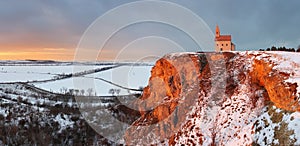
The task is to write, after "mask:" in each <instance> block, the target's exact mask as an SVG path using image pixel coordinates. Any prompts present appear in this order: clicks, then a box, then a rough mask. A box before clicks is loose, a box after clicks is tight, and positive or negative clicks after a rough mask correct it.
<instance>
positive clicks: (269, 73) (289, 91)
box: [249, 59, 300, 111]
mask: <svg viewBox="0 0 300 146" xmlns="http://www.w3.org/2000/svg"><path fill="white" fill-rule="evenodd" d="M273 67H274V64H272V63H270V62H266V61H264V60H256V59H255V60H254V62H253V70H252V72H250V74H249V75H250V76H251V78H252V81H253V82H254V83H257V84H259V85H260V86H263V87H264V88H265V89H266V90H267V92H268V94H269V98H270V100H271V101H272V102H273V103H274V104H275V105H276V106H277V107H279V108H283V109H285V110H288V111H300V105H299V103H298V102H297V97H296V94H295V93H296V88H297V84H289V83H285V82H284V81H285V80H286V79H287V78H288V77H289V76H290V75H289V74H287V73H283V72H281V71H278V70H273V69H272V68H273Z"/></svg>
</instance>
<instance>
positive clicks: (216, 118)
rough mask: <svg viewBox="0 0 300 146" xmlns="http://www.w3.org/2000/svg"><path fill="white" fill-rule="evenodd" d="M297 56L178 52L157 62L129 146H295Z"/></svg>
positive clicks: (299, 83)
mask: <svg viewBox="0 0 300 146" xmlns="http://www.w3.org/2000/svg"><path fill="white" fill-rule="evenodd" d="M299 98H300V54H299V53H287V52H255V51H254V52H224V53H179V54H170V55H166V56H165V57H163V58H162V59H160V60H158V61H157V62H156V65H155V66H154V67H153V69H152V71H151V78H150V79H149V85H148V86H147V87H146V88H145V89H144V93H143V95H142V97H141V98H140V99H142V100H138V101H136V102H135V103H133V105H134V106H136V108H137V109H139V111H140V113H141V115H142V117H141V118H140V119H138V120H137V121H135V122H134V123H133V124H132V126H131V127H130V128H129V129H128V130H127V131H126V134H125V136H124V138H125V141H126V143H127V144H133V145H135V144H147V145H148V144H169V145H181V144H185V145H253V144H258V145H278V144H279V145H300V134H299V133H300V124H299V123H300V116H299V115H300V113H299V111H300V103H299V102H300V100H299Z"/></svg>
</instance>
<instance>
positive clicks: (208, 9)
mask: <svg viewBox="0 0 300 146" xmlns="http://www.w3.org/2000/svg"><path fill="white" fill-rule="evenodd" d="M129 2H134V1H123V0H122V1H121V0H89V1H84V0H51V1H42V0H27V1H20V0H10V1H6V0H0V60H24V59H38V60H73V59H74V56H75V53H76V52H77V51H76V48H77V46H78V43H79V41H80V39H81V37H82V36H83V34H84V32H85V31H86V30H87V29H88V28H89V26H90V25H91V24H93V22H94V21H96V20H97V18H99V17H100V16H102V15H103V14H105V13H106V12H108V11H109V10H111V9H113V8H115V7H118V6H120V5H122V4H126V3H129ZM168 2H173V3H176V4H179V5H181V6H183V7H186V8H187V9H190V10H191V11H192V12H193V13H195V14H196V15H198V16H199V17H201V18H202V19H203V20H204V21H205V23H207V25H208V26H209V28H210V29H211V30H212V31H214V30H215V27H216V25H217V24H218V25H219V26H220V29H221V34H231V35H232V39H233V42H234V43H235V44H236V46H237V50H241V51H242V50H258V49H260V48H267V47H271V46H273V45H274V46H278V47H279V46H286V47H294V48H296V47H298V45H300V29H299V26H300V11H299V6H300V1H299V0H288V1H282V0H251V1H245V0H230V1H229V0H189V1H180V0H171V1H168ZM135 11H136V13H135V14H134V15H132V17H135V16H137V15H144V14H143V10H142V9H136V10H135ZM166 12H168V10H166ZM153 13H156V12H155V10H153ZM157 13H158V12H157ZM157 15H160V14H157ZM174 15H178V14H176V12H175V13H174ZM122 19H124V18H122ZM114 21H118V19H116V20H114ZM120 21H121V18H120ZM178 21H180V19H179V20H178ZM153 36H155V37H153ZM177 44H180V45H181V47H182V46H184V47H185V48H193V49H195V48H196V47H197V45H195V44H194V42H193V41H191V40H190V38H189V36H188V35H187V34H185V33H183V32H181V31H179V30H178V29H176V28H173V27H171V26H168V25H164V24H159V23H151V22H145V23H142V24H136V25H130V26H128V27H126V28H124V29H122V30H119V31H118V32H116V33H115V34H114V35H113V36H112V37H111V38H110V39H109V40H108V41H107V43H106V44H105V46H104V49H103V50H102V52H101V53H100V54H99V57H98V58H97V59H99V60H111V59H114V58H116V54H120V52H122V49H121V48H123V59H125V60H126V59H127V60H130V59H133V58H134V57H132V56H131V55H133V56H134V55H135V54H139V55H136V56H138V57H137V58H134V59H143V58H151V57H153V58H158V57H160V56H161V55H162V54H165V53H168V52H176V51H182V49H180V47H179V46H178V45H177ZM124 47H127V49H125V51H124ZM177 47H178V48H177ZM120 50H121V51H120ZM126 52H127V53H126ZM128 52H130V53H128ZM156 52H160V53H156ZM152 54H153V55H152ZM126 57H127V58H126ZM93 59H94V58H93ZM93 59H91V60H93Z"/></svg>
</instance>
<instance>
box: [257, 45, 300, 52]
mask: <svg viewBox="0 0 300 146" xmlns="http://www.w3.org/2000/svg"><path fill="white" fill-rule="evenodd" d="M259 51H286V52H300V45H299V46H298V49H295V48H286V47H275V46H272V47H271V48H267V49H266V50H264V49H259Z"/></svg>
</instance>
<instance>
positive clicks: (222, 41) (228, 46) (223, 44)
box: [215, 25, 235, 52]
mask: <svg viewBox="0 0 300 146" xmlns="http://www.w3.org/2000/svg"><path fill="white" fill-rule="evenodd" d="M215 50H216V52H220V51H235V44H233V43H232V42H231V35H221V34H220V29H219V26H218V25H217V27H216V37H215Z"/></svg>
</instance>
